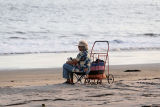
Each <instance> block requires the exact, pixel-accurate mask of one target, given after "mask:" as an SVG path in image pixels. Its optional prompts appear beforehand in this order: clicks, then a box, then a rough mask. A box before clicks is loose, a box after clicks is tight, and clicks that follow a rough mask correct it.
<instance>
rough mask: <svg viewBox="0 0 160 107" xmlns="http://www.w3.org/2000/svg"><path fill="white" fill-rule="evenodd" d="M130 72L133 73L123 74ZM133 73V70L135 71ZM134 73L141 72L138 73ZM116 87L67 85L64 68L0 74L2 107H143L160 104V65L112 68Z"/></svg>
mask: <svg viewBox="0 0 160 107" xmlns="http://www.w3.org/2000/svg"><path fill="white" fill-rule="evenodd" d="M126 70H131V71H130V72H124V71H126ZM132 70H133V71H132ZM134 70H139V71H138V72H136V71H134ZM110 73H111V74H113V75H114V78H115V82H114V83H113V84H102V85H84V84H74V85H68V84H64V83H63V82H64V81H65V80H64V79H63V78H62V68H44V69H19V70H1V71H0V105H1V107H41V106H42V104H45V105H46V107H69V106H70V107H82V106H84V107H106V106H107V107H117V106H120V107H122V106H123V107H129V106H130V107H131V106H134V107H140V106H147V107H148V106H155V107H159V106H160V103H159V100H160V94H159V93H160V63H155V64H130V65H111V66H110Z"/></svg>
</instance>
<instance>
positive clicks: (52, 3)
mask: <svg viewBox="0 0 160 107" xmlns="http://www.w3.org/2000/svg"><path fill="white" fill-rule="evenodd" d="M159 12H160V0H14V1H13V0H0V54H10V53H13V54H14V53H47V52H65V51H67V52H69V51H76V50H77V47H76V46H75V45H76V44H77V43H78V41H79V40H82V39H85V40H87V41H88V43H89V47H91V46H92V44H93V42H94V41H95V40H108V41H109V42H110V50H147V49H151V50H152V49H160V14H159Z"/></svg>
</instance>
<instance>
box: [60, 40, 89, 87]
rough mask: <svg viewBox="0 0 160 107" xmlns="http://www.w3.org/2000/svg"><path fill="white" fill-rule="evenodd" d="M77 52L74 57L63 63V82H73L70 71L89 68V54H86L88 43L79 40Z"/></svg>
mask: <svg viewBox="0 0 160 107" xmlns="http://www.w3.org/2000/svg"><path fill="white" fill-rule="evenodd" d="M78 49H79V53H78V54H77V57H76V58H70V60H68V61H67V62H66V63H65V64H63V78H65V79H67V81H66V82H65V83H68V84H73V73H72V72H87V71H89V68H90V56H89V54H88V43H87V42H86V41H84V40H82V41H79V44H78Z"/></svg>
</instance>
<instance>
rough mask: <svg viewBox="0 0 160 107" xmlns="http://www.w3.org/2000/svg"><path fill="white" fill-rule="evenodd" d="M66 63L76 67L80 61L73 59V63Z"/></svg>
mask: <svg viewBox="0 0 160 107" xmlns="http://www.w3.org/2000/svg"><path fill="white" fill-rule="evenodd" d="M66 63H67V64H70V65H76V64H77V63H78V61H77V60H76V59H72V60H71V61H67V62H66Z"/></svg>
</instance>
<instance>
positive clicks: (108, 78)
mask: <svg viewBox="0 0 160 107" xmlns="http://www.w3.org/2000/svg"><path fill="white" fill-rule="evenodd" d="M106 77H107V80H108V83H109V84H112V83H113V82H114V76H113V75H112V74H109V75H106Z"/></svg>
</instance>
